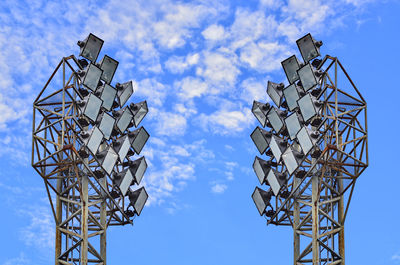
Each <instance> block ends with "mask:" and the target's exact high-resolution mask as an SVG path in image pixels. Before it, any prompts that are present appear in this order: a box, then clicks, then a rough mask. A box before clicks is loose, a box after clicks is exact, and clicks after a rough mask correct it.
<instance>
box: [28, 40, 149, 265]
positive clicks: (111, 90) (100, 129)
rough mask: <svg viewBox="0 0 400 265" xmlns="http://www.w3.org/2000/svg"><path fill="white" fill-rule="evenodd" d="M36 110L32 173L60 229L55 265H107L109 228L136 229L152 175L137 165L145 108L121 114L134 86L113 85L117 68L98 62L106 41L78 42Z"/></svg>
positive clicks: (140, 162) (138, 106)
mask: <svg viewBox="0 0 400 265" xmlns="http://www.w3.org/2000/svg"><path fill="white" fill-rule="evenodd" d="M78 45H79V46H80V54H79V56H80V59H78V58H76V57H75V56H74V55H71V56H68V57H64V58H62V60H61V61H60V63H59V64H58V65H57V67H56V69H55V70H54V72H53V73H52V75H51V77H50V79H49V80H48V81H47V83H46V84H45V86H44V88H43V89H42V90H41V92H40V93H39V95H38V96H37V98H36V100H35V101H34V103H33V131H32V138H33V139H32V166H33V168H34V169H35V170H36V171H37V172H38V174H39V175H40V176H41V177H42V178H43V181H44V184H45V187H46V191H47V195H48V198H49V202H50V205H51V210H52V212H53V215H54V220H55V224H56V229H55V233H56V235H55V264H57V265H59V264H103V265H104V264H106V232H107V227H109V226H116V225H126V224H133V221H132V218H133V217H135V216H138V215H140V213H141V211H142V208H143V207H144V205H145V203H146V200H147V198H148V195H147V192H146V190H145V189H144V187H141V188H138V189H136V190H134V189H133V185H139V184H140V181H141V179H142V177H143V175H144V173H145V170H146V168H147V163H146V160H145V158H144V157H140V158H137V157H136V158H135V155H138V154H139V153H140V152H141V150H142V148H143V146H144V145H145V143H146V141H147V139H148V138H149V134H148V133H147V131H146V130H145V129H144V128H143V127H140V128H137V129H132V128H133V127H138V125H139V123H140V122H141V120H142V119H143V118H144V116H145V115H146V114H147V112H148V108H147V103H146V101H143V102H140V103H137V104H134V103H131V104H130V105H127V106H124V105H125V104H126V102H127V101H128V99H129V98H130V96H131V95H132V94H133V83H132V82H131V81H129V82H126V83H123V84H120V83H116V84H115V87H114V86H113V85H112V79H113V76H114V73H115V71H116V69H117V67H118V62H117V61H116V60H114V59H112V58H111V57H109V56H107V55H105V56H104V58H103V59H102V60H101V62H99V63H96V59H97V57H98V55H99V53H100V50H101V48H102V45H103V40H101V39H100V38H98V37H96V36H95V35H93V34H89V36H88V37H87V38H86V39H85V40H84V41H79V42H78Z"/></svg>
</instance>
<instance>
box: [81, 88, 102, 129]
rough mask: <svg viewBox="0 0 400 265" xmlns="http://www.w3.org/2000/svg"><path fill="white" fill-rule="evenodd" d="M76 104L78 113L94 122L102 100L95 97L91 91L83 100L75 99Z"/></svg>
mask: <svg viewBox="0 0 400 265" xmlns="http://www.w3.org/2000/svg"><path fill="white" fill-rule="evenodd" d="M76 104H77V106H78V109H79V110H80V113H81V114H83V115H84V116H85V117H87V118H88V119H89V120H91V121H92V122H93V123H94V122H96V120H97V117H98V116H99V113H100V108H101V105H102V104H103V100H101V99H100V98H98V97H96V96H95V95H94V94H93V93H90V94H89V96H87V97H86V98H84V99H83V100H79V101H77V103H76Z"/></svg>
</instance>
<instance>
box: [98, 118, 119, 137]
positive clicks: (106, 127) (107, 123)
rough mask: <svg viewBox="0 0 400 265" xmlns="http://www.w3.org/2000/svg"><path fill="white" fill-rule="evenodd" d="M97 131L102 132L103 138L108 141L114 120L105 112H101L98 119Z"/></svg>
mask: <svg viewBox="0 0 400 265" xmlns="http://www.w3.org/2000/svg"><path fill="white" fill-rule="evenodd" d="M97 120H98V121H99V129H100V130H101V131H102V132H103V135H104V138H105V139H106V140H110V137H111V132H112V130H113V128H114V125H115V119H114V117H113V116H111V115H110V114H108V113H107V112H103V113H102V114H101V115H100V116H99V118H98V119H97Z"/></svg>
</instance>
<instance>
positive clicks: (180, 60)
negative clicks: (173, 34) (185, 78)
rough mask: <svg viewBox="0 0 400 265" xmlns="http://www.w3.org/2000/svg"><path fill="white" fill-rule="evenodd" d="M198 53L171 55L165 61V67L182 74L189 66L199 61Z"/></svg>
mask: <svg viewBox="0 0 400 265" xmlns="http://www.w3.org/2000/svg"><path fill="white" fill-rule="evenodd" d="M199 59H200V55H199V54H198V53H193V54H188V55H187V56H172V57H171V58H169V59H168V60H167V61H166V62H165V67H166V68H167V69H168V70H169V71H170V72H171V73H174V74H178V73H179V74H182V73H183V72H184V71H186V70H187V69H189V68H190V67H192V66H194V65H196V64H197V63H198V62H199Z"/></svg>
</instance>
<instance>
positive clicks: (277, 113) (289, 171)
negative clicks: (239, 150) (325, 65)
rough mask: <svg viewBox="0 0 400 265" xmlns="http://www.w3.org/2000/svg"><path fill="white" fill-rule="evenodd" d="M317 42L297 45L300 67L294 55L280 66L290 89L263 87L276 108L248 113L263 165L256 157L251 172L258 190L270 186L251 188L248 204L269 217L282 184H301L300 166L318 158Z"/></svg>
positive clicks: (257, 105) (258, 106) (308, 39)
mask: <svg viewBox="0 0 400 265" xmlns="http://www.w3.org/2000/svg"><path fill="white" fill-rule="evenodd" d="M321 45H322V42H321V41H315V40H314V39H313V38H312V36H311V34H307V35H305V36H304V37H302V38H301V39H299V40H297V46H298V48H299V50H300V53H301V56H302V57H303V60H304V63H301V62H299V61H298V59H297V58H296V56H295V55H293V56H290V57H289V58H287V59H286V60H284V61H282V63H281V64H282V67H283V69H284V71H285V74H286V77H287V79H288V81H289V84H288V85H287V86H286V87H285V85H284V84H283V83H273V82H270V81H269V82H268V86H267V94H268V95H269V97H270V98H271V100H272V102H273V103H274V104H275V106H273V105H272V104H269V103H265V104H264V103H261V102H257V101H254V103H253V107H252V112H253V114H254V115H255V117H256V118H257V120H258V121H259V122H260V123H261V126H262V127H267V128H268V130H264V129H263V128H260V127H259V126H257V128H256V129H255V130H254V131H253V132H252V134H251V138H252V140H253V142H254V144H255V145H256V147H257V149H258V151H259V152H260V154H261V155H263V154H265V155H266V156H267V157H268V159H267V160H263V159H261V158H260V157H258V156H256V158H255V160H254V163H253V168H254V171H255V173H256V175H257V177H258V179H259V181H260V184H261V185H262V184H266V185H268V186H269V189H268V190H267V191H265V190H263V189H261V188H259V187H256V188H255V190H254V192H253V194H252V198H253V200H254V203H255V205H256V207H257V209H258V211H259V213H260V215H264V214H265V215H266V216H267V217H271V216H273V215H274V214H275V210H274V207H273V203H272V201H271V200H272V198H273V196H275V197H278V196H279V197H281V198H287V197H288V196H289V195H290V192H289V191H288V189H287V184H288V181H289V179H290V178H291V177H292V176H295V177H298V178H302V177H304V176H305V174H306V168H305V167H304V164H305V161H308V162H307V163H308V164H309V163H310V162H311V161H312V159H313V158H314V159H316V158H318V157H319V156H320V155H321V153H322V152H321V149H320V146H321V141H322V136H321V133H320V128H321V127H322V124H323V113H322V110H323V107H324V104H325V102H324V101H321V100H319V98H320V97H321V94H322V89H321V86H322V78H323V75H324V72H323V71H322V70H319V68H318V66H319V65H320V64H321V60H320V59H318V58H317V57H319V56H320V52H319V48H320V47H321Z"/></svg>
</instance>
